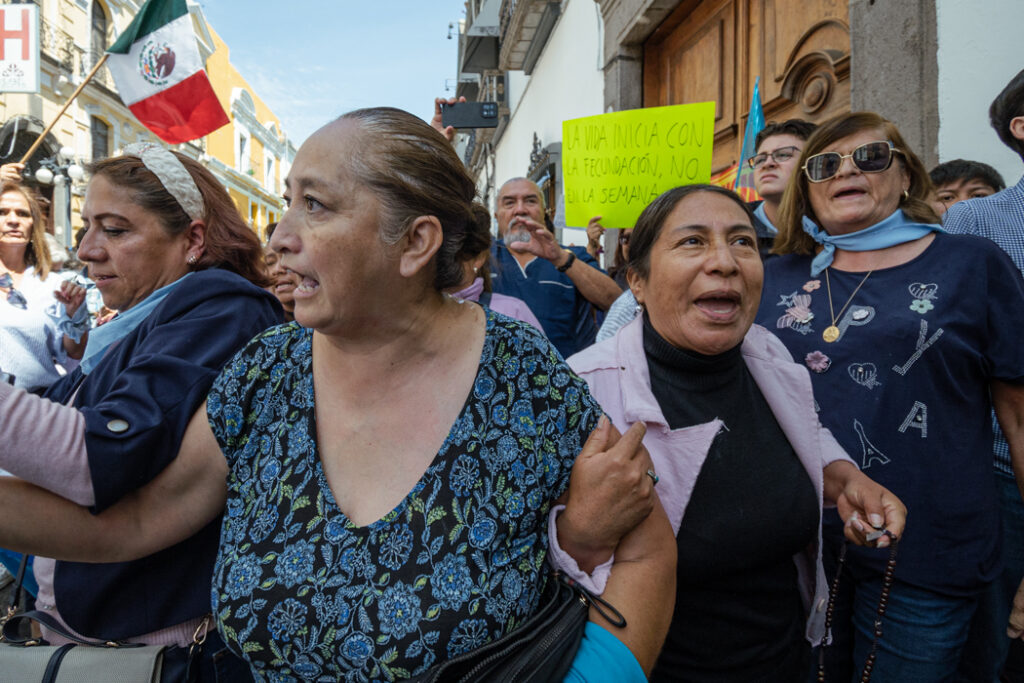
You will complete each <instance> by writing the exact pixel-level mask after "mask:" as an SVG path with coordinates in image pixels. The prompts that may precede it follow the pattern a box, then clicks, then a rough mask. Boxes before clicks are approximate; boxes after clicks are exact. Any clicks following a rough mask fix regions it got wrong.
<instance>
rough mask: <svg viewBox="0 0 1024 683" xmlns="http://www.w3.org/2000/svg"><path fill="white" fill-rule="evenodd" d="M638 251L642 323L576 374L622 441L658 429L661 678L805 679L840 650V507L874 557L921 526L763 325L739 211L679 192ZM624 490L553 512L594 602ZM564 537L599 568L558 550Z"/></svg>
mask: <svg viewBox="0 0 1024 683" xmlns="http://www.w3.org/2000/svg"><path fill="white" fill-rule="evenodd" d="M630 247H631V250H630V261H629V267H630V272H629V276H628V278H629V284H630V287H631V289H632V290H633V293H634V294H635V295H636V299H637V301H638V302H639V303H640V304H641V305H642V306H643V307H644V314H643V315H641V316H639V317H638V318H636V319H635V320H634V321H633V322H631V323H630V324H628V325H627V326H626V327H624V328H623V329H622V330H621V331H620V332H619V333H618V334H617V335H616V336H615V337H612V338H611V339H608V340H606V341H604V342H601V343H599V344H596V345H595V346H592V347H590V348H589V349H587V350H585V351H583V352H581V353H578V354H576V355H575V356H573V357H572V358H570V359H569V364H570V365H571V366H572V368H573V369H574V370H575V371H576V372H577V373H579V375H580V376H581V377H582V378H583V379H584V380H586V382H587V384H588V386H589V388H590V391H591V392H592V394H593V395H594V397H595V398H597V400H598V401H599V402H600V404H601V407H602V408H603V409H604V411H605V412H606V413H607V415H608V416H609V417H610V418H611V420H612V422H613V423H615V424H616V425H617V426H618V427H619V429H626V428H627V427H629V426H630V425H632V424H634V423H636V422H643V423H645V425H646V427H647V433H646V437H645V438H644V445H645V446H646V447H647V449H648V450H649V451H650V454H651V459H652V462H653V463H654V470H653V471H650V472H648V475H649V476H650V477H651V478H652V479H653V480H654V481H655V482H660V483H658V486H657V488H656V490H657V491H658V493H659V496H660V498H661V502H662V505H663V506H664V508H665V511H666V513H667V514H668V518H669V521H670V523H671V524H672V527H673V529H674V530H675V532H676V539H677V546H678V565H677V566H678V569H677V591H676V600H675V605H676V607H675V616H674V617H673V621H672V626H671V628H670V630H669V634H668V639H667V640H666V642H665V646H664V648H663V649H662V652H661V656H660V658H659V660H658V663H657V665H656V666H655V669H654V672H653V674H652V677H651V680H654V681H666V680H687V681H717V682H723V681H751V680H780V681H781V680H786V681H796V680H805V679H806V677H807V674H808V673H809V670H810V648H811V646H813V645H818V644H819V643H820V642H821V641H822V639H823V637H824V635H825V634H824V621H825V607H826V604H827V597H828V586H827V585H826V581H825V578H824V574H823V571H822V567H821V558H820V543H821V510H822V506H823V504H826V503H827V504H837V505H838V507H839V511H840V514H841V515H842V516H843V518H844V520H845V521H846V525H847V535H848V537H849V538H850V539H851V540H852V541H854V542H856V543H859V544H862V545H863V544H867V540H866V536H867V534H868V533H869V532H872V531H873V530H874V529H883V528H884V529H886V530H887V531H889V532H890V533H891V534H893V536H899V535H900V534H901V533H902V532H903V525H904V521H905V514H906V510H905V508H904V507H903V505H902V503H901V502H900V501H899V499H897V498H896V497H895V496H894V495H892V494H891V493H890V492H889V491H887V490H886V489H885V488H883V487H881V486H879V485H877V484H875V483H874V482H873V481H871V480H870V479H869V478H868V477H867V476H865V475H864V474H862V473H861V472H860V471H859V470H858V469H857V467H856V466H855V465H854V464H853V462H852V461H851V460H850V459H849V457H847V455H846V453H845V452H844V451H843V450H842V449H841V448H840V447H839V445H838V444H837V443H836V441H835V440H834V439H833V438H832V435H831V434H830V433H829V432H828V430H826V429H824V428H823V427H822V426H821V425H820V424H819V422H818V418H817V415H816V412H815V403H814V397H813V395H812V393H811V382H810V378H809V376H808V374H807V370H806V369H805V368H804V367H802V366H800V365H797V364H796V363H794V362H793V360H792V358H791V356H790V355H789V353H788V352H787V351H786V349H785V347H784V346H783V345H782V344H781V343H780V342H779V341H778V340H777V339H776V338H775V337H774V336H772V335H771V334H770V333H768V332H767V331H766V330H764V329H763V328H761V327H756V326H752V323H753V320H754V315H755V313H756V311H757V307H758V302H759V300H760V296H761V283H762V277H763V270H762V266H761V259H760V256H759V255H758V251H757V236H756V234H755V232H754V228H753V226H752V220H751V217H750V211H749V209H747V208H746V206H745V205H744V203H743V202H742V200H740V199H739V197H737V196H736V195H735V194H734V193H732V192H729V191H728V190H723V189H721V188H718V187H713V186H707V185H695V186H687V187H680V188H675V189H673V190H670V191H668V192H666V193H665V194H663V195H662V196H661V197H659V198H658V199H656V200H655V201H654V202H653V203H652V204H651V205H650V206H648V207H647V209H645V210H644V212H643V214H642V215H641V216H640V218H639V220H638V221H637V224H636V228H635V229H634V231H633V236H632V241H631V243H630ZM609 479H612V478H611V477H609ZM621 490H622V489H621V488H620V489H619V490H616V486H615V483H614V481H610V482H609V484H608V485H607V486H606V487H605V488H598V489H594V490H591V491H590V492H589V495H587V496H586V497H578V498H574V497H573V496H572V492H571V491H570V496H569V503H568V507H567V508H566V509H565V510H564V512H563V513H562V514H561V515H560V516H559V511H558V510H555V511H553V512H552V534H551V539H552V556H553V558H554V559H555V561H556V563H558V564H560V565H561V566H562V567H563V569H565V570H567V571H568V572H569V573H570V575H572V576H574V578H577V579H578V580H580V581H582V582H583V583H584V584H585V585H586V584H589V586H588V587H590V588H591V589H593V590H595V591H596V592H599V591H600V590H601V589H602V588H603V585H604V582H605V580H606V578H607V575H608V574H607V572H608V567H609V566H610V559H609V558H610V555H611V551H612V548H613V546H612V541H611V540H610V539H614V538H617V534H618V533H620V530H619V529H618V528H617V527H618V525H620V524H621V523H620V522H619V518H620V516H621V514H620V511H619V509H618V506H619V503H618V501H619V499H620V498H621V494H620V492H621ZM602 492H604V493H602ZM555 527H557V531H558V532H559V533H558V538H559V539H569V538H571V539H573V542H572V547H571V548H570V547H568V546H569V545H570V544H569V542H565V543H563V547H565V549H566V550H568V551H569V553H571V555H572V556H573V557H575V558H577V560H578V559H579V558H581V557H582V558H587V561H584V562H582V563H580V564H578V565H577V563H576V562H574V561H573V560H572V558H571V557H569V555H567V554H566V553H565V552H563V551H562V549H561V548H558V547H557V543H556V539H555V536H556V533H555V531H556V529H555ZM872 527H874V529H872ZM889 542H890V538H889V537H887V536H885V535H883V536H881V538H880V539H879V540H878V541H877V542H876V543H877V546H878V547H885V546H887V545H889ZM879 552H883V551H879ZM602 562H603V564H602ZM588 574H589V575H588ZM652 590H655V591H656V590H657V587H652Z"/></svg>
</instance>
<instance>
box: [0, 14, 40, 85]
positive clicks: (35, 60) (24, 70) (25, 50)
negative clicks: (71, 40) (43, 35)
mask: <svg viewBox="0 0 1024 683" xmlns="http://www.w3.org/2000/svg"><path fill="white" fill-rule="evenodd" d="M0 92H31V93H38V92H39V7H38V6H37V5H34V4H27V5H2V6H0Z"/></svg>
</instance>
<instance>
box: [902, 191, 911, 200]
mask: <svg viewBox="0 0 1024 683" xmlns="http://www.w3.org/2000/svg"><path fill="white" fill-rule="evenodd" d="M909 200H910V192H909V191H907V190H903V201H905V202H906V201H909Z"/></svg>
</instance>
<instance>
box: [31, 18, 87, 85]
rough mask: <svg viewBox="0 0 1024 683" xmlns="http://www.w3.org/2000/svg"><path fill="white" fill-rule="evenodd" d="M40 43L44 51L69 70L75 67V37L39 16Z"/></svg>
mask: <svg viewBox="0 0 1024 683" xmlns="http://www.w3.org/2000/svg"><path fill="white" fill-rule="evenodd" d="M39 45H40V47H42V49H43V52H44V53H45V54H48V55H49V56H50V57H52V58H53V59H54V60H56V62H57V63H58V64H60V65H61V66H63V67H64V68H65V69H67V70H68V71H71V72H73V71H74V68H75V51H76V50H77V49H78V48H77V47H76V46H75V39H74V38H72V37H71V35H70V34H68V33H67V32H66V31H63V30H61V29H59V28H57V27H56V26H54V25H53V24H51V23H50V22H49V21H47V20H46V19H43V18H42V17H40V18H39Z"/></svg>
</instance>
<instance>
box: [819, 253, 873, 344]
mask: <svg viewBox="0 0 1024 683" xmlns="http://www.w3.org/2000/svg"><path fill="white" fill-rule="evenodd" d="M828 270H829V269H828V268H826V269H825V286H826V287H827V288H828V314H829V315H830V316H832V324H831V325H829V326H828V327H826V328H825V331H824V332H822V333H821V338H822V339H824V340H825V341H826V342H828V343H829V344H831V343H832V342H834V341H835V340H837V339H839V328H838V327H836V321H837V320H838V319H839V318H842V317H843V313H844V312H846V308H847V307H848V306H849V305H850V304H851V303H852V302H853V297H855V296H857V292H859V291H860V288H861V287H863V286H864V283H865V282H867V281H868V278H869V277H871V273H873V272H875V271H873V270H869V271H868V274H867V275H865V276H864V279H863V280H861V281H860V284H859V285H857V288H856V289H855V290H853V294H851V295H850V298H849V299H847V300H846V303H845V304H843V307H842V308H841V309H839V315H836V314H835V312H833V310H832V283H831V282H830V281H829V279H828Z"/></svg>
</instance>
